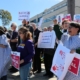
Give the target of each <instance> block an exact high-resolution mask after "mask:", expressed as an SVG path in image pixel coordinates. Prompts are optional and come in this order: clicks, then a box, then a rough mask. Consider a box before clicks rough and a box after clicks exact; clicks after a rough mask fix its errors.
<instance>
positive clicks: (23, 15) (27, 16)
mask: <svg viewBox="0 0 80 80" xmlns="http://www.w3.org/2000/svg"><path fill="white" fill-rule="evenodd" d="M18 15H19V20H23V19H25V20H27V21H29V19H30V12H29V11H25V12H19V13H18Z"/></svg>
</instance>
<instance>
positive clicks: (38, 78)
mask: <svg viewBox="0 0 80 80" xmlns="http://www.w3.org/2000/svg"><path fill="white" fill-rule="evenodd" d="M43 74H45V70H44V65H43V64H42V72H41V73H40V74H35V75H31V76H30V80H57V79H56V77H55V76H54V77H53V78H48V77H43ZM8 80H20V76H19V72H16V73H13V74H11V73H9V74H8Z"/></svg>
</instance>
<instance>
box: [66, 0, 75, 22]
mask: <svg viewBox="0 0 80 80" xmlns="http://www.w3.org/2000/svg"><path fill="white" fill-rule="evenodd" d="M67 2H68V14H71V18H72V20H73V17H74V14H75V0H67Z"/></svg>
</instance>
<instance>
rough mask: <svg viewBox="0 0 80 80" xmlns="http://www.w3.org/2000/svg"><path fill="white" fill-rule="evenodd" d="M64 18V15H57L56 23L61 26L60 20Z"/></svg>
mask: <svg viewBox="0 0 80 80" xmlns="http://www.w3.org/2000/svg"><path fill="white" fill-rule="evenodd" d="M63 18H64V15H63V14H59V15H57V17H56V19H57V21H58V23H60V24H62V19H63Z"/></svg>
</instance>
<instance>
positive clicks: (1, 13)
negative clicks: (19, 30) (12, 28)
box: [0, 10, 12, 26]
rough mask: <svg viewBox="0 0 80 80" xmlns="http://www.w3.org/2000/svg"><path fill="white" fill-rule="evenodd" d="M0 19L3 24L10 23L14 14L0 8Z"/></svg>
mask: <svg viewBox="0 0 80 80" xmlns="http://www.w3.org/2000/svg"><path fill="white" fill-rule="evenodd" d="M0 19H1V21H2V25H3V26H5V25H9V23H10V21H11V20H12V16H11V14H10V12H8V11H5V10H0Z"/></svg>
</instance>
